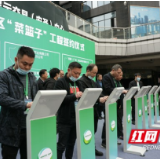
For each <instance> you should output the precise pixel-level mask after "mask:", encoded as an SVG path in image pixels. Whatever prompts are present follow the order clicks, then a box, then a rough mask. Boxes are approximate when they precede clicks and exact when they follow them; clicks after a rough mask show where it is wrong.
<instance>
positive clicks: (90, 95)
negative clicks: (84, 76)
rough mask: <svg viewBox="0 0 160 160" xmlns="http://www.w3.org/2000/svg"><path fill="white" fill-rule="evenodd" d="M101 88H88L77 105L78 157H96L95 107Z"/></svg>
mask: <svg viewBox="0 0 160 160" xmlns="http://www.w3.org/2000/svg"><path fill="white" fill-rule="evenodd" d="M101 92H102V89H101V88H87V89H85V91H84V93H83V96H82V97H81V99H80V100H79V102H78V104H77V106H76V129H77V153H78V159H95V139H94V109H93V106H94V104H95V103H96V101H97V99H98V98H99V95H100V94H101Z"/></svg>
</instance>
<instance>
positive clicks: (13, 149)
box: [0, 46, 38, 159]
mask: <svg viewBox="0 0 160 160" xmlns="http://www.w3.org/2000/svg"><path fill="white" fill-rule="evenodd" d="M34 58H35V53H34V51H33V50H32V49H31V48H29V47H24V46H23V47H20V48H19V50H18V53H17V56H16V57H15V64H14V65H13V66H11V67H9V68H7V69H5V70H4V71H1V72H0V106H1V107H2V108H1V112H0V143H2V157H3V159H16V156H17V152H18V150H19V149H20V156H21V159H27V140H26V114H25V111H26V110H27V109H28V108H31V106H32V103H33V100H34V97H35V96H36V93H37V90H38V86H37V83H36V77H35V76H34V74H33V73H31V72H30V70H31V68H32V65H33V62H34Z"/></svg>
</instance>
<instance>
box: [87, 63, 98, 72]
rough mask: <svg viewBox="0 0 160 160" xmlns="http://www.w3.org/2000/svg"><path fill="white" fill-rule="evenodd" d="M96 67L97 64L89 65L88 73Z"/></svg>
mask: <svg viewBox="0 0 160 160" xmlns="http://www.w3.org/2000/svg"><path fill="white" fill-rule="evenodd" d="M95 66H96V65H95V64H89V65H88V66H87V68H86V71H88V70H89V71H91V70H92V69H93V68H94V67H95Z"/></svg>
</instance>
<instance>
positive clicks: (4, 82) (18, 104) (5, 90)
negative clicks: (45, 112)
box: [0, 73, 27, 111]
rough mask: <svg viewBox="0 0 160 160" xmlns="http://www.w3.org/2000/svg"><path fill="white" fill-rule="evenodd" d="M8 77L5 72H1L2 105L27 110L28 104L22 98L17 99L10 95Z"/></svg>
mask: <svg viewBox="0 0 160 160" xmlns="http://www.w3.org/2000/svg"><path fill="white" fill-rule="evenodd" d="M8 83H9V82H8V79H7V76H6V75H4V73H0V106H6V107H9V108H12V109H20V110H23V111H25V110H26V105H27V103H25V102H24V101H22V100H17V99H14V98H12V97H10V96H9V92H10V91H9V87H8Z"/></svg>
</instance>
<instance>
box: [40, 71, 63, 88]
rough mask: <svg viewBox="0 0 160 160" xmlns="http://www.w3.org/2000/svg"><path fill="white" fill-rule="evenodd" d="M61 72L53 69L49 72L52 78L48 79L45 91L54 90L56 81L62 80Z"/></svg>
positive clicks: (44, 85) (45, 83)
mask: <svg viewBox="0 0 160 160" xmlns="http://www.w3.org/2000/svg"><path fill="white" fill-rule="evenodd" d="M59 73H60V70H59V69H58V68H52V69H51V70H50V71H49V75H50V78H48V79H46V80H45V82H44V84H43V87H44V89H45V90H53V89H54V86H55V84H56V81H57V80H58V79H59V78H60V75H59Z"/></svg>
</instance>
